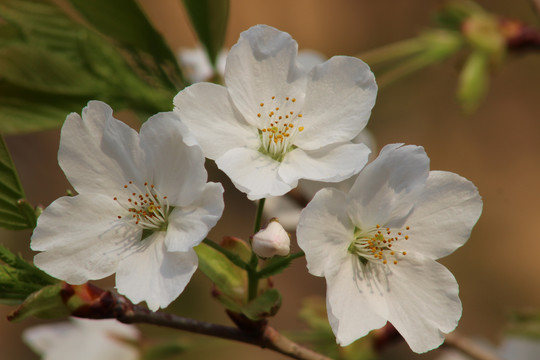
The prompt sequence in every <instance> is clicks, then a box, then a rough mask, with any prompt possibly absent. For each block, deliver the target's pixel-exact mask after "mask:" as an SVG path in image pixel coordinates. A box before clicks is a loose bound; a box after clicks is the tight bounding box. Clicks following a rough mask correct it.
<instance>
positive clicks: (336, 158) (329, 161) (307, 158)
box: [279, 143, 370, 183]
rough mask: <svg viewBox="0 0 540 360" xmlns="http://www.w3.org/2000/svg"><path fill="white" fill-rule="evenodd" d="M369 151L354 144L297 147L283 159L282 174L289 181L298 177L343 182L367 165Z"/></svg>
mask: <svg viewBox="0 0 540 360" xmlns="http://www.w3.org/2000/svg"><path fill="white" fill-rule="evenodd" d="M369 152H370V151H369V149H368V148H367V146H365V145H364V144H350V143H345V144H339V145H331V146H327V147H325V148H322V149H319V150H311V151H304V150H302V149H300V148H297V149H294V150H293V151H291V152H290V153H288V154H287V155H286V156H285V158H284V159H283V162H282V164H281V166H280V168H279V176H280V177H281V178H282V179H283V181H285V182H287V183H293V182H295V181H298V179H310V180H319V181H328V182H337V181H342V180H344V179H348V178H350V177H351V176H353V175H354V174H357V173H358V172H359V171H360V170H361V169H362V168H363V167H364V165H365V164H366V163H367V160H368V156H369Z"/></svg>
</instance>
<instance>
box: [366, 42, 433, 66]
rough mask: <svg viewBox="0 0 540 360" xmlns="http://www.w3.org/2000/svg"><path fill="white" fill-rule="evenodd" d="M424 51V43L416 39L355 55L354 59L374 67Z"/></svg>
mask: <svg viewBox="0 0 540 360" xmlns="http://www.w3.org/2000/svg"><path fill="white" fill-rule="evenodd" d="M424 49H425V43H424V41H423V40H422V39H421V38H420V37H417V38H413V39H408V40H404V41H400V42H397V43H394V44H390V45H387V46H383V47H380V48H378V49H374V50H369V51H366V52H363V53H360V54H358V55H356V57H357V58H359V59H362V61H365V62H366V63H368V64H369V66H375V65H378V64H381V63H384V62H387V61H391V60H397V59H399V58H404V57H407V56H411V55H414V54H416V53H418V52H420V51H422V50H424Z"/></svg>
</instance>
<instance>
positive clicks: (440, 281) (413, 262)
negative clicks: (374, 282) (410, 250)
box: [385, 254, 461, 353]
mask: <svg viewBox="0 0 540 360" xmlns="http://www.w3.org/2000/svg"><path fill="white" fill-rule="evenodd" d="M389 269H391V272H392V273H391V274H390V275H389V276H388V278H387V281H388V293H387V294H386V295H385V299H386V303H387V306H388V320H389V321H390V322H391V323H392V325H394V327H395V328H396V329H397V330H398V331H399V333H400V334H401V335H402V336H403V338H404V339H405V341H407V343H408V344H409V346H410V348H411V349H412V350H413V351H414V352H417V353H422V352H426V351H429V350H432V349H434V348H436V347H438V346H439V345H441V344H442V342H443V341H444V335H443V333H449V332H451V331H453V330H454V329H455V328H456V326H457V323H458V320H459V318H460V317H461V301H460V300H459V297H458V292H459V290H458V284H457V282H456V279H455V278H454V276H453V275H452V274H451V273H450V271H448V269H446V268H445V267H444V266H442V265H441V264H439V263H437V262H436V261H434V260H431V259H428V258H424V257H421V256H414V255H411V254H407V256H404V257H402V258H401V259H400V260H399V262H398V264H397V265H393V264H392V265H390V266H389Z"/></svg>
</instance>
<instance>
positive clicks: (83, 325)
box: [70, 317, 140, 340]
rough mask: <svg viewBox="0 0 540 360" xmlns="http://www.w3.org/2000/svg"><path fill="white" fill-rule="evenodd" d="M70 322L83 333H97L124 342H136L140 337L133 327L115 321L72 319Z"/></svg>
mask: <svg viewBox="0 0 540 360" xmlns="http://www.w3.org/2000/svg"><path fill="white" fill-rule="evenodd" d="M70 321H71V322H73V323H74V324H75V326H77V327H78V328H79V329H81V330H82V331H84V332H98V333H102V334H106V335H108V336H111V335H112V336H116V337H119V338H122V339H126V340H137V339H138V338H139V336H140V333H139V330H138V329H137V328H136V327H135V326H134V325H127V324H123V323H121V322H120V321H118V320H116V319H99V320H94V319H84V318H76V317H72V318H70Z"/></svg>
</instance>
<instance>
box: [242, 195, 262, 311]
mask: <svg viewBox="0 0 540 360" xmlns="http://www.w3.org/2000/svg"><path fill="white" fill-rule="evenodd" d="M265 201H266V199H265V198H262V199H260V200H259V203H258V204H257V213H256V215H255V226H254V227H253V234H256V233H257V232H258V231H259V230H260V229H261V220H262V214H263V209H264V203H265ZM258 265H259V258H258V257H257V254H255V252H253V249H252V250H251V259H250V260H249V267H248V269H247V273H248V301H251V300H253V299H255V298H256V297H257V292H258V289H259V279H260V277H259V274H258V273H257V266H258Z"/></svg>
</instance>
